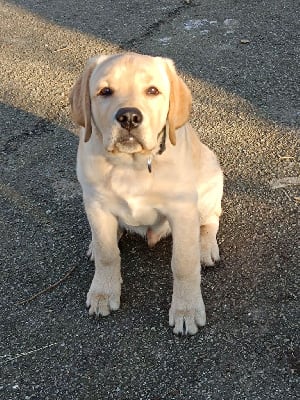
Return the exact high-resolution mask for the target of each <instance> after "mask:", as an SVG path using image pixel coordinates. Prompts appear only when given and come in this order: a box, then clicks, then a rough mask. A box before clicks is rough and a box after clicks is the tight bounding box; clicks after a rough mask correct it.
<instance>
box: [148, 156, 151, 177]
mask: <svg viewBox="0 0 300 400" xmlns="http://www.w3.org/2000/svg"><path fill="white" fill-rule="evenodd" d="M147 167H148V171H149V173H151V172H152V155H151V156H149V157H148V160H147Z"/></svg>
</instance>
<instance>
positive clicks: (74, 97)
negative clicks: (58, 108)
mask: <svg viewBox="0 0 300 400" xmlns="http://www.w3.org/2000/svg"><path fill="white" fill-rule="evenodd" d="M70 103H71V110H72V115H73V118H74V120H75V121H76V122H77V123H78V124H79V125H81V126H82V127H84V128H85V141H88V140H89V138H90V136H91V134H92V126H93V125H94V127H95V128H96V130H97V131H98V133H100V134H101V135H102V138H103V144H104V147H105V149H106V150H107V151H108V152H112V153H118V152H121V153H128V154H134V153H141V152H144V153H148V152H151V151H153V149H155V148H156V147H157V145H158V140H159V137H160V133H161V132H162V131H163V129H164V128H165V127H166V125H168V129H167V130H168V132H169V139H170V142H171V143H172V144H173V145H175V144H176V133H175V131H176V129H177V128H179V127H181V126H182V125H184V124H185V123H186V122H187V120H188V118H189V114H190V107H191V94H190V91H189V89H188V88H187V86H186V85H185V83H184V82H183V80H182V79H181V78H180V77H179V76H178V75H177V73H176V71H175V67H174V64H173V62H172V61H171V60H170V59H166V58H161V57H150V56H144V55H139V54H134V53H126V54H118V55H114V56H100V57H95V58H92V59H90V60H89V61H88V63H87V64H86V66H85V69H84V71H83V73H82V75H81V76H80V77H79V79H78V80H77V82H76V83H75V85H74V87H73V88H72V90H71V93H70Z"/></svg>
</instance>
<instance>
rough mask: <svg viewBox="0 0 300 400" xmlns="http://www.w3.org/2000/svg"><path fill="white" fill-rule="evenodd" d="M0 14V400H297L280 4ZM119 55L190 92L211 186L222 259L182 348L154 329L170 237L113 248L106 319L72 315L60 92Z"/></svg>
mask: <svg viewBox="0 0 300 400" xmlns="http://www.w3.org/2000/svg"><path fill="white" fill-rule="evenodd" d="M142 3H143V4H142ZM270 3H272V4H270ZM0 10H1V13H0V15H1V23H0V26H1V39H0V44H1V46H0V48H1V57H0V60H1V61H0V63H1V66H0V93H1V114H0V119H1V128H2V129H1V136H0V146H1V160H0V161H1V183H0V185H1V186H0V194H1V208H2V215H1V222H2V223H1V239H2V240H1V242H2V247H3V250H2V254H3V256H2V267H1V277H2V284H1V298H2V301H1V336H2V338H1V345H0V348H1V352H0V364H1V380H0V397H1V398H3V399H5V400H9V399H76V400H77V399H87V400H91V399H97V400H100V399H101V400H105V399H123V400H125V399H128V400H134V399H151V400H160V399H176V400H177V399H184V400H185V399H193V400H198V399H200V400H201V399H205V400H206V399H216V400H217V399H220V400H227V399H228V400H231V399H237V400H240V399H253V400H259V399H265V400H269V399H278V400H282V399H285V400H289V399H296V394H297V393H298V391H299V386H298V383H299V381H298V379H299V378H298V374H299V363H298V360H299V347H298V346H299V334H298V332H299V322H298V320H297V315H299V313H297V307H298V303H297V295H298V287H299V279H298V276H299V275H298V265H299V258H300V256H299V225H298V215H299V196H300V194H299V180H300V179H299V116H300V109H299V87H300V85H299V71H298V68H299V47H298V49H297V47H296V45H297V42H296V37H297V32H298V31H297V28H296V25H297V23H298V20H299V15H297V14H298V13H299V11H298V10H297V9H296V8H295V2H294V1H292V0H288V1H285V2H282V1H279V0H278V1H274V2H264V1H260V2H249V4H244V2H237V1H233V0H231V1H230V0H229V1H225V0H224V1H222V0H220V1H218V2H212V1H207V0H203V1H200V0H199V1H179V0H178V1H176V0H175V1H172V2H170V1H167V0H160V1H157V0H151V1H150V0H145V1H144V2H134V1H124V0H117V1H112V0H110V1H97V0H93V1H92V0H90V1H86V2H79V1H71V0H68V1H59V0H53V1H51V2H43V1H39V2H37V1H31V0H22V1H21V0H20V1H7V2H4V1H1V3H0ZM123 50H133V51H138V52H142V53H147V54H152V55H162V56H166V57H171V58H173V59H174V61H175V62H176V65H177V67H178V70H179V71H180V73H181V74H182V76H183V77H184V79H185V80H186V82H187V84H188V85H189V87H190V88H191V90H192V92H193V97H194V104H193V114H192V124H193V126H194V127H196V128H197V129H198V131H199V135H200V137H201V139H202V140H203V141H204V142H205V143H207V144H208V145H209V146H210V147H211V148H212V149H213V150H214V151H215V152H216V153H217V154H218V157H219V159H220V162H221V164H222V167H223V169H224V173H225V193H224V201H223V216H222V220H221V229H220V234H219V243H220V249H221V262H220V264H219V265H218V266H216V267H214V268H212V269H207V270H204V271H203V274H202V276H203V279H202V289H203V296H204V301H205V304H206V310H207V325H206V327H204V328H203V329H201V330H200V332H199V333H198V334H197V335H196V336H194V337H188V338H178V337H175V336H174V335H173V333H172V330H171V328H169V326H168V308H169V305H170V301H171V289H172V276H171V271H170V258H171V240H170V239H167V240H164V241H162V242H161V243H159V244H158V245H157V246H156V247H155V248H154V249H153V250H149V249H148V248H147V245H146V242H145V241H144V240H143V239H142V238H138V237H136V236H134V237H131V236H129V235H125V236H124V237H123V238H122V240H121V242H120V248H121V254H122V275H123V280H124V283H123V287H122V306H121V309H120V310H119V311H118V312H115V313H114V314H112V315H111V316H109V317H107V318H104V319H99V320H95V319H91V318H89V317H88V314H87V312H86V310H85V306H84V304H85V295H86V292H87V290H88V287H89V283H90V280H91V278H92V274H93V265H92V264H91V263H90V262H89V261H88V260H87V258H86V255H85V254H86V250H87V248H88V244H89V240H90V236H89V235H90V234H89V228H88V224H87V221H86V218H85V215H84V211H83V207H82V200H81V193H80V188H79V186H78V184H77V180H76V176H75V157H76V144H77V137H76V136H75V135H73V133H72V131H73V130H74V129H73V126H72V123H71V120H70V116H69V108H68V100H67V99H68V91H69V89H70V87H71V85H72V84H73V82H74V80H75V79H76V77H77V75H78V74H79V72H80V71H81V69H82V66H83V65H84V63H85V61H86V59H87V58H88V57H90V56H92V55H95V54H99V53H112V52H117V51H123ZM297 107H298V108H297ZM60 280H62V281H61V282H60V283H58V284H57V285H56V286H54V287H52V285H53V284H55V283H56V282H58V281H60ZM43 289H46V290H45V291H44V292H43V293H40V294H39V292H41V291H43ZM37 294H39V295H38V296H35V295H37ZM32 296H35V297H34V298H33V299H32V300H31V301H26V300H30V298H31V297H32ZM23 300H25V301H26V302H25V303H22V304H20V302H22V301H23Z"/></svg>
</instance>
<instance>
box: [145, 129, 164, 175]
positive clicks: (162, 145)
mask: <svg viewBox="0 0 300 400" xmlns="http://www.w3.org/2000/svg"><path fill="white" fill-rule="evenodd" d="M168 130H169V124H168V121H167V122H166V125H165V126H164V127H163V129H162V131H161V132H160V133H159V134H158V138H159V140H160V142H159V150H158V151H157V153H155V154H154V155H153V154H151V155H150V156H149V157H148V160H147V167H148V171H149V173H151V172H152V159H153V157H154V156H155V155H161V154H162V153H163V152H164V151H165V150H166V137H167V134H168V133H169V132H168Z"/></svg>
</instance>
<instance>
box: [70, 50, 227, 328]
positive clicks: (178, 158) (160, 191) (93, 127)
mask: <svg viewBox="0 0 300 400" xmlns="http://www.w3.org/2000/svg"><path fill="white" fill-rule="evenodd" d="M69 98H70V104H71V114H72V117H73V119H74V121H75V122H76V123H78V124H79V125H80V126H81V129H80V141H79V147H78V154H77V176H78V180H79V182H80V184H81V187H82V191H83V200H84V206H85V211H86V214H87V217H88V220H89V224H90V227H91V232H92V242H91V244H90V254H91V256H92V258H93V259H94V261H95V274H94V278H93V280H92V283H91V286H90V289H89V292H88V294H87V307H89V314H90V315H93V314H95V315H96V316H99V315H101V316H106V315H108V314H110V312H111V311H113V310H117V309H118V308H119V307H120V294H121V283H122V279H121V272H120V252H119V248H118V240H119V238H120V235H121V233H122V231H123V230H124V229H125V230H130V231H133V232H137V233H138V234H140V235H142V236H144V237H146V239H147V242H148V245H149V246H150V247H152V246H154V245H155V244H156V243H157V242H158V241H159V240H160V239H161V238H163V237H165V236H166V235H168V234H172V239H173V247H172V260H171V267H172V272H173V295H172V302H171V307H170V310H169V324H170V325H171V326H173V327H174V329H173V331H174V333H175V334H190V335H193V334H195V333H196V332H197V331H198V327H201V326H204V325H205V323H206V314H205V306H204V303H203V299H202V294H201V287H200V283H201V275H200V272H201V271H200V268H201V267H200V264H201V263H202V264H206V265H213V264H214V263H215V262H216V261H218V260H219V249H218V244H217V240H216V234H217V231H218V228H219V217H220V215H221V199H222V194H223V173H222V170H221V168H220V166H219V163H218V160H217V158H216V156H215V154H214V153H213V152H212V151H211V150H209V149H208V147H206V146H205V145H204V144H203V143H201V141H200V140H199V138H198V136H197V134H196V133H195V131H194V130H193V128H192V127H191V125H190V123H189V122H188V120H189V116H190V109H191V102H192V98H191V92H190V90H189V89H188V87H187V86H186V84H185V83H184V81H183V80H182V78H181V77H180V76H179V75H178V74H177V72H176V69H175V66H174V63H173V61H172V60H170V59H167V58H162V57H151V56H146V55H141V54H135V53H123V54H115V55H110V56H109V55H100V56H98V57H93V58H91V59H90V60H88V62H87V64H86V66H85V68H84V70H83V72H82V74H81V76H80V77H79V78H78V80H77V81H76V83H75V84H74V86H73V88H72V89H71V92H70V97H69Z"/></svg>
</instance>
